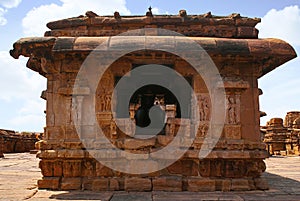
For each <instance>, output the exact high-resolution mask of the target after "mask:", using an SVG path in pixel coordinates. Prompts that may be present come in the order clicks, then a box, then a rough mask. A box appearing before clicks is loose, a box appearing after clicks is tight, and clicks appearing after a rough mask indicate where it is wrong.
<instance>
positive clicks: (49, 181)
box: [38, 177, 60, 190]
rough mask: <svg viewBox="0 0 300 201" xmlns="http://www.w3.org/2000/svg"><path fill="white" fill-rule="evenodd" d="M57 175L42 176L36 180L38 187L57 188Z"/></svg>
mask: <svg viewBox="0 0 300 201" xmlns="http://www.w3.org/2000/svg"><path fill="white" fill-rule="evenodd" d="M59 180H60V178H59V177H43V179H41V180H38V187H39V188H40V189H52V190H57V189H58V188H59Z"/></svg>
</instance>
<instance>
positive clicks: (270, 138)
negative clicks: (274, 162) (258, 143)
mask: <svg viewBox="0 0 300 201" xmlns="http://www.w3.org/2000/svg"><path fill="white" fill-rule="evenodd" d="M261 131H262V132H263V133H264V136H263V138H264V139H263V141H264V142H265V143H266V148H267V151H268V153H269V154H270V155H285V156H286V155H300V111H290V112H288V113H287V114H286V116H285V119H284V121H283V119H281V118H272V119H270V121H268V122H267V125H266V126H263V127H262V128H261Z"/></svg>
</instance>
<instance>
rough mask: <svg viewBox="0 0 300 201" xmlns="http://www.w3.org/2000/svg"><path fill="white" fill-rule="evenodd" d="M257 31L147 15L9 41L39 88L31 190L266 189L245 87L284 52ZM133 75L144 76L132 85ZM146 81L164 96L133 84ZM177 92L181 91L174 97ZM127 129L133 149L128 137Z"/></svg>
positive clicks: (198, 18)
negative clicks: (42, 81) (36, 172)
mask: <svg viewBox="0 0 300 201" xmlns="http://www.w3.org/2000/svg"><path fill="white" fill-rule="evenodd" d="M259 22H260V19H257V18H254V19H252V18H246V17H241V16H240V15H239V14H232V15H230V16H225V17H219V16H213V15H211V13H207V14H204V15H187V13H186V11H184V10H181V11H180V12H179V15H152V12H151V9H149V12H147V14H146V16H120V14H119V13H118V12H116V13H115V14H114V16H98V15H97V14H95V13H93V12H90V11H89V12H87V13H86V16H79V17H75V18H69V19H64V20H59V21H55V22H50V23H48V24H47V26H48V28H49V29H50V31H47V32H46V33H45V36H44V37H32V38H23V39H20V40H19V41H17V42H16V43H15V44H14V48H13V50H11V55H12V57H14V58H16V59H17V58H18V57H19V56H20V55H23V56H25V57H29V61H28V63H27V67H28V68H30V69H32V70H33V71H36V72H38V73H40V74H41V75H42V76H44V77H46V78H47V90H45V91H44V92H43V93H42V98H44V99H45V100H46V101H47V108H46V127H45V137H44V139H43V140H42V141H40V142H39V146H40V149H41V151H40V153H39V154H38V157H39V158H40V159H41V161H40V168H41V171H42V175H43V178H42V179H41V180H39V181H38V187H39V188H46V189H59V190H72V189H82V190H94V191H103V190H104V191H119V190H125V191H152V190H155V191H157V190H162V191H234V190H254V189H267V188H268V185H267V183H266V181H264V180H263V179H262V178H261V177H260V176H261V174H262V173H263V172H264V171H265V169H266V166H265V163H264V161H263V160H264V159H265V158H266V157H267V152H266V150H265V144H263V143H262V142H261V140H260V127H259V122H260V120H259V118H260V111H259V100H258V99H259V98H258V97H259V95H260V90H259V88H258V83H257V80H258V78H260V77H262V76H264V75H265V74H267V73H268V72H270V71H272V70H273V69H275V68H276V67H278V66H279V65H281V64H283V63H285V62H287V61H289V60H291V59H293V58H295V57H296V53H295V51H294V50H293V48H292V47H291V46H290V45H289V44H287V43H286V42H284V41H282V40H278V39H258V30H257V29H256V28H255V26H256V24H257V23H259ZM170 33H173V34H174V33H176V34H174V35H172V34H170ZM119 34H121V35H120V36H119V37H115V36H117V35H119ZM195 44H196V45H195ZM198 46H199V47H200V46H201V48H203V49H201V48H200V49H201V51H200V53H199V49H197V48H198ZM205 53H208V55H209V56H210V58H211V59H212V60H211V61H212V62H210V63H209V61H208V60H207V58H205V57H204V56H205ZM91 54H96V55H98V56H99V58H97V57H90V55H91ZM112 58H115V60H114V61H113V62H111V59H112ZM203 60H205V61H208V63H209V64H213V65H215V66H216V69H217V71H216V72H214V71H211V68H210V65H208V63H206V62H202V61H203ZM199 61H200V62H199ZM90 64H93V65H92V66H93V68H90V69H88V68H87V69H85V67H86V66H89V65H90ZM101 66H107V68H106V69H105V71H101V70H99V69H98V67H99V68H100V67H101ZM194 66H198V67H199V69H200V70H201V73H203V74H201V73H200V74H199V71H198V72H197V71H196V70H195V69H196V68H195V67H194ZM139 69H145V71H142V72H140V73H141V74H139V75H140V76H138V77H135V73H136V72H138V71H139ZM147 69H148V70H147ZM149 69H150V70H149ZM160 69H161V71H160ZM164 70H165V71H164ZM171 71H174V72H176V73H174V74H172V73H168V72H171ZM206 71H208V73H206V74H205V72H206ZM143 73H144V74H143ZM100 75H101V76H100ZM151 76H152V78H155V79H156V78H157V79H158V80H159V81H161V82H162V83H164V84H165V85H164V86H160V85H159V84H156V83H152V84H149V83H148V84H145V85H144V86H140V85H139V83H144V82H145V83H146V81H145V80H147V79H148V78H149V77H151ZM176 76H177V77H176ZM218 76H219V77H220V78H221V79H218V78H217V77H218ZM181 78H184V79H183V80H185V81H182V80H181ZM95 80H96V81H95ZM122 80H123V81H124V80H125V81H124V83H125V84H120V83H123V81H122ZM126 80H127V81H126ZM180 80H181V81H180ZM126 83H127V85H126ZM132 83H137V84H132ZM182 83H183V84H182ZM184 83H185V84H186V83H187V84H186V86H188V87H190V88H191V89H192V90H183V88H182V87H183V85H184ZM208 83H210V84H208ZM115 88H117V89H115ZM129 90H132V93H131V95H130V96H129V98H128V97H127V96H128V94H126V93H127V92H128V91H129ZM176 90H177V92H176V93H175V92H174V91H176ZM125 92H126V93H125ZM217 93H219V94H221V97H223V98H217V97H216V95H215V94H217ZM178 94H179V95H178ZM182 101H183V102H184V101H185V102H184V104H181V102H182ZM219 102H220V103H219ZM218 104H220V105H221V106H222V104H223V107H219V108H218V107H216V106H218ZM153 108H155V109H153ZM151 112H152V113H153V114H152V113H151ZM151 115H154V116H152V117H151ZM222 119H223V120H224V121H223V122H222ZM155 121H157V122H158V124H160V123H161V124H162V127H159V126H158V127H157V128H158V129H157V130H156V131H157V132H154V133H153V131H155V129H156V127H155V126H154V127H153V128H149V129H148V127H147V126H148V125H149V124H150V125H151V123H153V122H155ZM220 128H221V129H220ZM139 129H140V131H141V133H142V134H145V136H144V138H143V137H139V138H138V137H136V136H137V135H135V134H139V133H138V132H139ZM151 134H152V135H151ZM148 135H150V136H148ZM170 146H171V149H165V148H166V147H170ZM166 150H167V152H166ZM182 150H184V151H182ZM176 157H178V158H176Z"/></svg>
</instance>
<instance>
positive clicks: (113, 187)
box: [109, 178, 121, 191]
mask: <svg viewBox="0 0 300 201" xmlns="http://www.w3.org/2000/svg"><path fill="white" fill-rule="evenodd" d="M119 180H120V179H117V178H110V179H109V190H110V191H119V190H121V189H120V187H121V186H120V181H119Z"/></svg>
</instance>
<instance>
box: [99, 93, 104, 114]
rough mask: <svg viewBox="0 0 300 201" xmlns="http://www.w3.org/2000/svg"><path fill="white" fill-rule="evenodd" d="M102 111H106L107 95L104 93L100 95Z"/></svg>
mask: <svg viewBox="0 0 300 201" xmlns="http://www.w3.org/2000/svg"><path fill="white" fill-rule="evenodd" d="M99 103H100V111H104V110H105V96H104V95H100V101H99Z"/></svg>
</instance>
